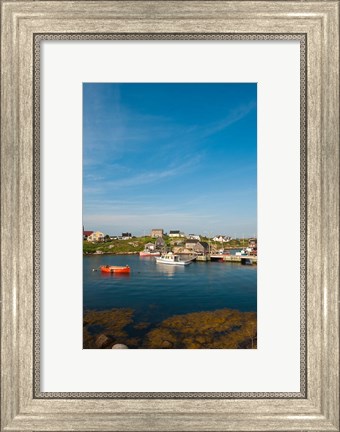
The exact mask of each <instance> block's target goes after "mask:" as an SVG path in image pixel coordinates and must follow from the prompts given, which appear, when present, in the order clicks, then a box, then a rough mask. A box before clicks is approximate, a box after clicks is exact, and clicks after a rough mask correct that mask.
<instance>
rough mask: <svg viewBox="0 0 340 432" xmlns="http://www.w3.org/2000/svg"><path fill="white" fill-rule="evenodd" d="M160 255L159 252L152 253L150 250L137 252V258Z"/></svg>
mask: <svg viewBox="0 0 340 432" xmlns="http://www.w3.org/2000/svg"><path fill="white" fill-rule="evenodd" d="M160 254H161V253H160V252H159V251H155V252H152V251H150V250H143V251H141V252H139V256H141V257H149V256H160Z"/></svg>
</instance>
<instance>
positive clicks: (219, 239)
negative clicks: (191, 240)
mask: <svg viewBox="0 0 340 432" xmlns="http://www.w3.org/2000/svg"><path fill="white" fill-rule="evenodd" d="M213 241H216V242H221V243H223V242H225V241H226V240H225V238H224V236H223V235H218V236H215V237H214V238H213Z"/></svg>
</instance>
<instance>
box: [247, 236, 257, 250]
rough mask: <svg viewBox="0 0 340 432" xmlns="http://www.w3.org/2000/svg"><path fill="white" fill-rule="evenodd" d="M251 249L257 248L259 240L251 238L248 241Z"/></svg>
mask: <svg viewBox="0 0 340 432" xmlns="http://www.w3.org/2000/svg"><path fill="white" fill-rule="evenodd" d="M248 244H249V247H253V248H256V247H257V239H256V238H250V239H249V241H248Z"/></svg>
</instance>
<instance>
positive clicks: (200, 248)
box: [185, 239, 209, 254]
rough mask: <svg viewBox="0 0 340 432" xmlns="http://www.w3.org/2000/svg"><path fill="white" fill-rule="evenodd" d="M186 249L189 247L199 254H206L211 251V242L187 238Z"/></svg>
mask: <svg viewBox="0 0 340 432" xmlns="http://www.w3.org/2000/svg"><path fill="white" fill-rule="evenodd" d="M185 247H186V249H189V250H191V251H193V252H196V253H199V254H206V253H208V252H209V244H208V243H207V242H203V241H198V240H195V239H193V240H187V242H186V243H185Z"/></svg>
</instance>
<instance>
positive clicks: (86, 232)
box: [83, 229, 93, 240]
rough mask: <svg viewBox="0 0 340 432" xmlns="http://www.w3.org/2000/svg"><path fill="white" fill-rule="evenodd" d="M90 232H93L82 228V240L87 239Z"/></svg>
mask: <svg viewBox="0 0 340 432" xmlns="http://www.w3.org/2000/svg"><path fill="white" fill-rule="evenodd" d="M91 234H93V231H84V229H83V240H87V239H88V237H89V236H90V235H91Z"/></svg>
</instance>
